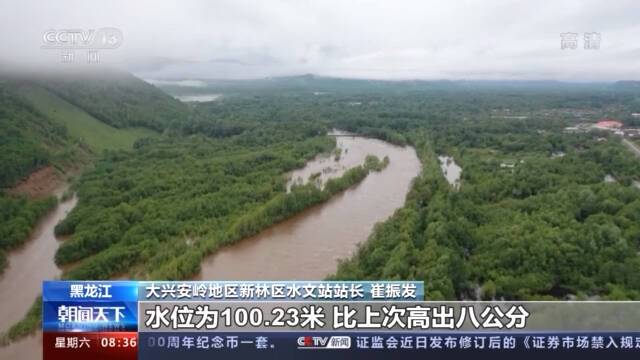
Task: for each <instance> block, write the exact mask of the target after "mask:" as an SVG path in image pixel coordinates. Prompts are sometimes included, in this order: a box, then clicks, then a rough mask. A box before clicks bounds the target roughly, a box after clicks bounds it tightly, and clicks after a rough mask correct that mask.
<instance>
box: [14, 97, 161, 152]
mask: <svg viewBox="0 0 640 360" xmlns="http://www.w3.org/2000/svg"><path fill="white" fill-rule="evenodd" d="M21 93H22V94H23V95H24V97H25V99H27V100H29V101H30V102H31V103H32V104H33V106H34V107H35V108H36V109H37V110H39V111H40V112H42V113H43V114H44V115H45V116H47V117H48V118H49V119H51V120H53V121H55V122H56V123H58V124H60V125H62V126H64V127H65V128H66V129H67V130H68V133H69V135H70V136H72V137H74V138H75V139H78V140H80V141H81V142H83V143H85V144H87V145H88V146H89V148H90V149H91V150H93V151H94V152H95V153H97V154H99V153H100V152H102V151H103V150H107V149H131V148H132V146H133V143H134V142H135V141H136V140H137V139H139V138H142V137H148V136H155V135H156V133H155V132H154V131H152V130H149V129H145V128H126V129H117V128H114V127H112V126H110V125H107V124H106V123H104V122H102V121H100V120H98V119H96V118H94V117H93V116H91V115H89V114H88V113H87V112H86V111H85V110H83V109H80V108H78V107H77V106H75V105H73V104H71V103H69V102H66V101H64V100H62V99H61V98H59V97H58V96H56V95H55V94H53V93H51V92H49V91H47V90H46V89H44V88H42V87H39V86H37V85H25V86H23V88H22V89H21Z"/></svg>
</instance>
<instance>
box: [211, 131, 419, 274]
mask: <svg viewBox="0 0 640 360" xmlns="http://www.w3.org/2000/svg"><path fill="white" fill-rule="evenodd" d="M339 134H341V135H343V134H344V133H339ZM337 143H338V147H340V148H341V149H342V152H341V155H340V159H339V161H336V160H335V157H334V156H330V157H326V156H321V157H318V158H316V159H315V160H313V161H311V162H309V163H308V164H307V165H306V166H305V167H304V168H303V169H300V170H297V171H294V172H293V173H292V174H291V175H290V177H291V179H292V180H293V181H300V180H302V181H304V180H306V179H308V178H309V176H310V175H312V174H314V173H318V172H320V173H321V176H320V177H321V178H322V179H323V180H326V179H327V178H331V177H337V176H341V175H342V173H343V172H344V171H345V170H346V169H348V168H351V167H354V166H356V165H360V164H362V163H363V162H364V158H365V157H366V155H368V154H372V155H376V156H378V157H379V158H380V159H382V158H384V157H385V156H388V157H389V159H390V163H389V166H387V168H386V169H384V170H383V171H381V172H379V173H377V172H372V173H370V174H369V175H368V176H367V177H366V178H365V179H364V181H362V182H361V183H360V184H358V185H356V186H354V187H352V188H350V189H348V190H346V191H345V192H343V193H341V194H338V195H336V196H334V197H333V198H331V199H330V200H329V201H327V202H326V203H324V204H320V205H318V206H315V207H313V208H310V209H307V210H306V211H303V212H302V213H300V214H298V215H296V216H294V217H292V218H290V219H288V220H286V221H284V222H281V223H279V224H276V225H275V226H272V227H271V228H269V229H267V230H265V231H263V232H261V233H259V234H257V235H255V236H252V237H250V238H247V239H244V240H242V241H239V242H237V243H235V244H233V245H231V246H228V247H226V248H223V249H220V250H219V251H217V252H216V253H215V254H213V255H212V256H210V257H208V258H206V259H205V261H204V262H203V264H202V272H201V274H200V276H199V279H206V280H210V279H216V280H222V279H228V280H249V279H255V280H278V279H280V280H321V279H323V278H324V277H326V276H327V275H330V274H331V273H333V272H334V271H335V269H336V265H337V260H338V259H340V258H346V257H349V256H350V255H351V254H353V252H354V250H355V249H356V248H357V244H358V243H361V242H364V241H366V239H367V237H368V236H369V234H370V233H371V230H372V228H373V226H374V225H375V224H376V223H377V222H380V221H384V220H385V219H387V218H388V217H389V216H391V215H392V214H393V212H394V211H395V210H396V209H398V208H399V207H401V206H402V205H403V204H404V200H405V196H406V194H407V192H408V191H409V188H410V186H411V182H412V180H413V178H414V177H415V176H416V175H418V174H419V172H420V169H421V165H420V161H419V159H418V157H417V155H416V152H415V150H414V149H413V148H411V147H399V146H394V145H391V144H389V143H386V142H384V141H380V140H376V139H369V138H362V137H347V136H338V137H337Z"/></svg>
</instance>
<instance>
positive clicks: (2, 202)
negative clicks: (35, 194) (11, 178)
mask: <svg viewBox="0 0 640 360" xmlns="http://www.w3.org/2000/svg"><path fill="white" fill-rule="evenodd" d="M56 204H57V200H56V198H55V197H48V198H45V199H41V200H27V199H26V198H25V197H17V196H9V195H4V194H0V274H1V273H2V271H3V270H4V269H5V267H6V265H7V261H6V254H5V252H6V251H7V250H11V249H13V248H15V247H17V246H19V245H21V244H22V243H23V242H24V241H25V240H26V239H27V237H28V236H29V234H30V233H31V229H32V228H33V226H34V225H35V224H36V222H37V221H38V219H40V217H41V216H43V215H44V214H46V213H47V212H48V211H49V210H50V209H51V208H53V207H55V206H56Z"/></svg>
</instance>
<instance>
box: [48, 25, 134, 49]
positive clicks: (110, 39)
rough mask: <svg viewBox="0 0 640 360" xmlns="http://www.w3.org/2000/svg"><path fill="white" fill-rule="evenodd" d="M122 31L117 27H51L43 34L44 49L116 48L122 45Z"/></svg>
mask: <svg viewBox="0 0 640 360" xmlns="http://www.w3.org/2000/svg"><path fill="white" fill-rule="evenodd" d="M123 39H124V37H123V36H122V31H120V30H119V29H116V28H110V27H105V28H100V29H89V30H82V29H59V30H56V29H50V30H47V31H45V32H44V34H43V35H42V41H43V44H42V47H41V48H42V49H115V48H118V47H120V45H122V41H123Z"/></svg>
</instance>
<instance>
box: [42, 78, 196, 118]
mask: <svg viewBox="0 0 640 360" xmlns="http://www.w3.org/2000/svg"><path fill="white" fill-rule="evenodd" d="M37 82H38V83H39V84H41V85H42V86H43V87H45V88H46V89H48V90H49V91H51V92H53V93H54V94H56V95H57V96H58V97H60V98H62V99H64V100H65V101H67V102H69V103H70V104H73V105H75V106H77V107H78V108H81V109H83V110H84V111H86V112H87V113H88V114H90V115H91V116H93V117H95V118H96V119H98V120H100V121H102V122H104V123H105V124H108V125H111V126H113V127H116V128H128V127H145V128H148V129H153V130H156V131H162V130H164V129H166V128H167V127H168V126H170V125H171V124H172V123H173V122H180V121H184V120H185V119H186V118H187V107H186V106H185V105H184V104H182V103H181V102H180V101H178V100H175V99H173V98H172V97H170V96H168V95H167V94H165V93H164V92H162V91H161V90H159V89H158V88H156V87H155V86H153V85H150V84H148V83H146V82H144V81H143V80H141V79H138V78H136V77H135V76H133V75H131V74H128V73H124V72H119V71H114V70H108V69H100V70H99V73H80V74H79V75H78V74H77V73H76V74H73V75H71V76H69V74H63V75H48V76H46V77H43V78H39V79H37Z"/></svg>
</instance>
